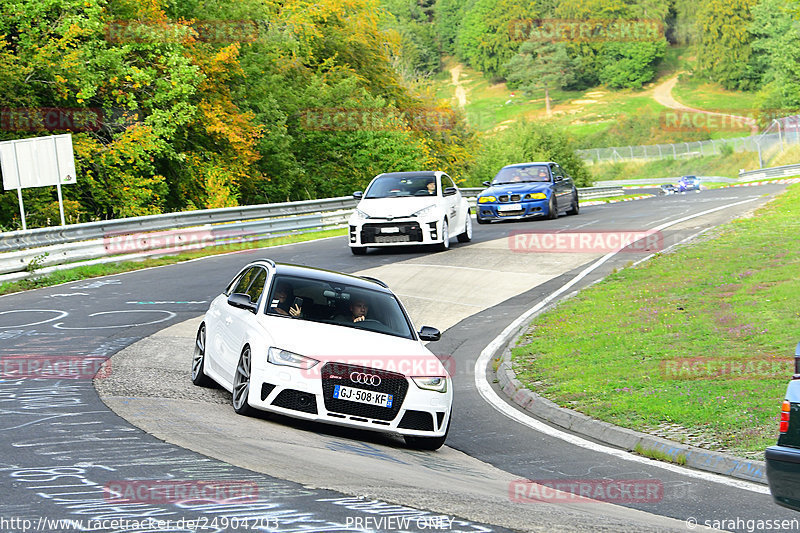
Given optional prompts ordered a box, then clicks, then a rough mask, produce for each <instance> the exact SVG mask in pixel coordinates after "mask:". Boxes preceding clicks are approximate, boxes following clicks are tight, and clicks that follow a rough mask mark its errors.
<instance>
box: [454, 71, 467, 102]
mask: <svg viewBox="0 0 800 533" xmlns="http://www.w3.org/2000/svg"><path fill="white" fill-rule="evenodd" d="M460 78H461V65H456V66H454V67H453V68H451V69H450V81H451V82H452V84H453V85H455V87H456V94H455V97H456V101H457V102H458V107H460V108H461V109H464V108H465V107H466V106H467V90H466V89H464V86H463V85H461V79H460Z"/></svg>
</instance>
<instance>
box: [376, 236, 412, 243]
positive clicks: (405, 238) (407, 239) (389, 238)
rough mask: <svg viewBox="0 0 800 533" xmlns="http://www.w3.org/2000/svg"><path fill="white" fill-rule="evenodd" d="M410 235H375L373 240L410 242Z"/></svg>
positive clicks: (379, 241)
mask: <svg viewBox="0 0 800 533" xmlns="http://www.w3.org/2000/svg"><path fill="white" fill-rule="evenodd" d="M410 241H411V237H409V236H408V235H376V236H375V242H378V243H382V242H383V243H385V242H410Z"/></svg>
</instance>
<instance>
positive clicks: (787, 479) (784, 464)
mask: <svg viewBox="0 0 800 533" xmlns="http://www.w3.org/2000/svg"><path fill="white" fill-rule="evenodd" d="M794 366H795V370H794V376H793V377H792V380H791V381H790V382H789V386H788V387H787V388H786V396H785V400H784V401H783V404H782V405H781V415H780V426H779V431H780V434H779V436H778V444H777V445H776V446H770V447H769V448H767V450H766V452H765V454H764V456H765V459H766V463H767V481H768V482H769V490H770V492H771V493H772V498H773V499H774V500H775V503H777V504H778V505H781V506H783V507H788V508H789V509H794V510H796V511H800V343H799V344H798V345H797V348H796V349H795V354H794Z"/></svg>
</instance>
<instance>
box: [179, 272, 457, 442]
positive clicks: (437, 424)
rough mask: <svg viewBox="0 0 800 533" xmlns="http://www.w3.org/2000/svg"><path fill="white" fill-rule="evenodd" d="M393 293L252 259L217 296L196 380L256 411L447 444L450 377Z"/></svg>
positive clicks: (203, 332) (373, 284) (372, 283)
mask: <svg viewBox="0 0 800 533" xmlns="http://www.w3.org/2000/svg"><path fill="white" fill-rule="evenodd" d="M439 338H440V333H439V331H438V330H437V329H435V328H432V327H428V326H424V327H422V329H421V330H420V331H419V332H417V331H415V330H414V326H413V324H412V323H411V320H410V319H409V317H408V314H407V313H406V311H405V309H404V308H403V305H402V304H401V303H400V301H399V300H398V298H397V297H396V296H395V295H394V294H393V293H392V291H391V290H389V288H388V287H387V286H386V285H385V284H384V283H382V282H380V281H378V280H375V279H373V278H364V277H356V276H350V275H346V274H340V273H337V272H330V271H327V270H319V269H314V268H309V267H303V266H297V265H287V264H280V263H277V264H276V263H275V262H273V261H271V260H269V259H263V260H259V261H255V262H252V263H250V264H248V265H247V266H245V267H244V268H243V269H242V270H241V271H239V273H238V274H236V276H235V277H234V278H233V280H232V281H231V282H230V283H229V284H228V286H227V287H226V288H225V290H224V291H223V292H222V293H221V294H220V295H219V296H217V297H216V298H214V300H213V301H212V302H211V305H210V306H209V309H208V311H207V312H206V314H205V317H204V319H203V322H202V324H201V325H200V328H199V329H198V332H197V339H196V344H195V349H194V356H193V358H192V371H191V379H192V382H193V383H194V384H195V385H198V386H209V385H213V382H216V383H218V384H219V385H221V386H222V387H223V388H225V389H227V390H228V391H230V392H231V393H232V401H233V408H234V410H235V411H236V412H237V413H239V414H242V415H250V414H253V412H254V409H258V410H263V411H270V412H275V413H280V414H282V415H286V416H290V417H295V418H302V419H306V420H314V421H319V422H325V423H328V424H337V425H342V426H349V427H354V428H360V429H367V430H371V431H380V432H388V433H393V434H399V435H402V436H403V437H404V439H405V441H406V444H407V445H408V446H410V447H414V448H420V449H427V450H435V449H438V448H439V447H441V446H442V445H443V444H444V442H445V439H446V438H447V433H448V430H449V427H450V416H451V406H452V402H453V386H452V381H451V377H450V375H449V373H448V371H447V369H446V368H445V366H444V365H443V364H442V363H441V362H440V361H439V359H438V358H437V357H436V356H435V355H433V354H432V353H431V352H430V351H429V350H428V349H427V348H426V347H425V346H424V345H423V344H422V341H435V340H439Z"/></svg>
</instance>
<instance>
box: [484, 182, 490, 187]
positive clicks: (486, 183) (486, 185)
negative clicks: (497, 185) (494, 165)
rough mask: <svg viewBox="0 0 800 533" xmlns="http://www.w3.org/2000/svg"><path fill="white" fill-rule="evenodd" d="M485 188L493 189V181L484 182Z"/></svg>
mask: <svg viewBox="0 0 800 533" xmlns="http://www.w3.org/2000/svg"><path fill="white" fill-rule="evenodd" d="M483 186H484V187H491V186H492V182H491V181H484V182H483Z"/></svg>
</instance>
